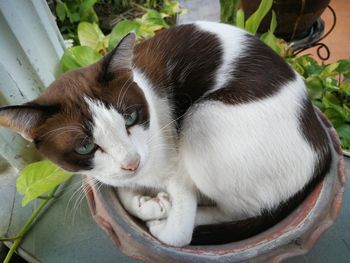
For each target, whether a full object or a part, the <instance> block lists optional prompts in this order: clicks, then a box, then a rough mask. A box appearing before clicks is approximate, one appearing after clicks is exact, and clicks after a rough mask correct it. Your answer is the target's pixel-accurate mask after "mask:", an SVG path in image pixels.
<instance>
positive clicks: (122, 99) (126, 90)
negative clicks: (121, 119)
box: [120, 81, 133, 106]
mask: <svg viewBox="0 0 350 263" xmlns="http://www.w3.org/2000/svg"><path fill="white" fill-rule="evenodd" d="M132 84H133V81H131V82H130V84H129V85H128V86H127V88H126V89H125V91H124V93H123V96H122V98H121V101H120V103H121V104H122V103H123V101H124V98H125V95H126V93H127V92H128V89H129V88H130V86H131V85H132ZM120 106H122V105H120Z"/></svg>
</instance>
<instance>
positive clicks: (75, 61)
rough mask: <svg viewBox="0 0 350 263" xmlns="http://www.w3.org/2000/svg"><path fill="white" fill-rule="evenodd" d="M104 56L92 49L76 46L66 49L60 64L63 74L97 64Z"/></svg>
mask: <svg viewBox="0 0 350 263" xmlns="http://www.w3.org/2000/svg"><path fill="white" fill-rule="evenodd" d="M101 58H102V55H101V54H99V53H98V52H97V51H95V50H93V49H92V48H90V47H84V46H76V47H72V48H69V49H66V50H65V52H64V54H63V56H62V58H61V61H60V64H61V68H62V71H63V72H66V71H68V70H71V69H74V68H80V67H85V66H88V65H90V64H93V63H95V62H97V61H98V60H99V59H101Z"/></svg>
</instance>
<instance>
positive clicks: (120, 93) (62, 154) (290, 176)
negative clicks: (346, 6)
mask: <svg viewBox="0 0 350 263" xmlns="http://www.w3.org/2000/svg"><path fill="white" fill-rule="evenodd" d="M134 43H135V36H134V34H132V33H131V34H128V35H127V36H126V37H124V38H123V39H122V40H121V42H120V43H119V45H118V46H117V47H116V48H115V49H114V50H113V51H112V52H111V53H110V54H108V55H107V56H105V57H104V58H103V59H102V60H101V61H99V62H97V63H95V64H93V65H91V66H88V67H86V68H81V69H76V70H72V71H70V72H68V73H65V74H63V75H62V77H60V78H59V79H58V80H56V81H55V82H53V83H52V84H51V85H50V87H49V88H48V89H47V90H46V91H45V92H44V93H43V94H42V95H41V96H40V97H38V98H37V99H35V100H33V101H31V102H28V103H26V104H24V105H19V106H7V107H3V108H1V110H0V122H1V124H2V125H3V126H5V127H8V128H11V129H13V130H15V131H17V132H19V133H20V134H22V135H23V136H24V137H25V138H27V139H29V140H31V141H33V143H34V144H35V145H36V147H37V148H38V150H39V151H40V152H41V153H42V154H43V155H44V156H45V157H47V158H48V159H50V160H51V161H53V162H54V163H56V164H58V165H59V166H61V167H62V168H64V169H66V170H68V171H73V172H76V173H81V174H84V175H87V176H90V177H92V178H94V179H95V180H98V181H100V182H102V183H105V184H108V185H112V186H115V187H118V189H119V196H120V199H121V201H122V203H123V204H124V206H125V208H126V209H127V210H128V211H129V212H130V213H131V214H133V215H135V216H137V217H139V218H141V219H143V220H145V221H147V222H148V223H147V224H148V226H149V229H150V232H151V233H152V234H153V235H154V236H156V237H157V238H158V239H159V240H161V241H162V242H164V243H166V244H169V245H174V246H183V245H186V244H189V243H190V241H191V237H192V233H193V229H194V227H195V226H197V225H205V224H213V223H219V222H229V221H235V220H242V219H246V218H257V219H259V220H260V221H259V222H263V224H265V227H266V226H267V225H269V224H271V223H273V222H274V223H275V221H276V220H277V219H280V218H282V217H283V216H286V213H287V211H289V210H290V209H289V208H290V207H295V206H292V205H291V203H293V202H294V201H295V200H299V201H300V200H301V199H300V196H304V195H303V193H305V191H306V190H308V189H309V188H310V187H311V186H312V185H314V184H315V183H316V182H317V181H318V180H319V179H320V178H322V177H323V176H325V175H326V173H327V171H328V169H329V165H330V162H331V159H332V153H331V149H330V146H329V139H328V137H327V134H326V132H325V130H324V129H323V126H322V125H321V124H320V122H319V120H318V118H317V116H316V114H315V112H314V110H313V107H312V105H311V103H310V100H309V99H308V96H307V91H306V88H305V85H304V83H303V80H302V79H301V77H300V76H298V74H297V73H296V72H295V71H293V70H292V69H291V68H290V67H289V66H288V65H287V64H286V63H285V62H284V61H283V59H282V58H280V57H279V56H278V55H277V54H275V53H274V52H273V51H272V50H271V49H270V48H268V47H267V46H265V45H264V44H263V43H261V42H260V41H259V40H258V39H257V38H255V37H254V36H251V35H250V34H248V33H246V32H244V31H242V30H240V29H238V28H235V27H232V26H228V25H224V24H218V23H210V22H197V23H193V24H186V25H180V26H176V27H172V28H170V29H168V30H165V31H162V32H159V33H158V34H157V35H156V36H155V37H153V38H151V39H148V40H146V41H144V42H142V43H140V44H138V45H136V46H135V47H134ZM145 189H146V190H147V191H149V190H151V192H153V193H154V196H152V197H153V198H152V197H148V196H143V195H144V191H145ZM163 192H166V193H163ZM157 193H159V194H158V196H157V197H156V198H154V197H155V195H157ZM168 195H169V196H168ZM200 196H204V197H205V199H208V200H211V202H212V203H214V204H215V205H211V206H198V204H200V203H201V198H200ZM288 209H289V210H288Z"/></svg>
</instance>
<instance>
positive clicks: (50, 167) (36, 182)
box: [16, 161, 72, 206]
mask: <svg viewBox="0 0 350 263" xmlns="http://www.w3.org/2000/svg"><path fill="white" fill-rule="evenodd" d="M71 176H72V173H68V172H66V171H64V170H63V169H61V168H59V167H58V166H56V165H54V164H53V163H51V162H50V161H41V162H36V163H32V164H29V165H27V166H26V167H25V168H24V169H23V170H22V171H21V172H20V175H19V177H18V178H17V181H16V187H17V191H18V192H19V193H20V194H22V195H24V197H23V200H22V206H25V205H26V204H28V202H30V201H31V200H33V199H35V198H37V197H38V196H40V195H42V194H45V193H46V192H48V191H49V190H51V189H53V188H54V187H55V186H57V185H59V184H61V183H63V182H64V181H66V180H68V179H69V178H70V177H71Z"/></svg>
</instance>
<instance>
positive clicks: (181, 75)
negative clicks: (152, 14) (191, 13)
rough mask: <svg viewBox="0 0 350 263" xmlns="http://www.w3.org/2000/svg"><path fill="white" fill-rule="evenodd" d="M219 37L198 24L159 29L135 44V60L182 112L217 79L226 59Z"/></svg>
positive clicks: (162, 93)
mask: <svg viewBox="0 0 350 263" xmlns="http://www.w3.org/2000/svg"><path fill="white" fill-rule="evenodd" d="M222 56H223V53H222V49H221V45H220V41H219V39H218V38H217V37H216V36H215V35H214V34H210V33H208V32H204V31H200V30H198V29H197V28H196V26H195V25H180V26H176V27H172V28H170V29H168V30H164V31H162V32H160V33H158V34H157V35H156V36H155V37H153V38H151V39H148V40H146V41H144V42H142V43H141V44H139V45H137V46H136V47H135V51H134V64H135V66H136V67H137V68H138V69H140V70H141V72H143V73H144V74H145V75H146V77H147V78H148V79H150V81H151V83H152V84H153V87H154V89H155V91H156V92H157V93H158V95H160V96H161V97H169V96H170V101H171V102H172V103H173V104H174V105H172V106H173V107H174V111H175V112H174V115H175V116H174V117H175V118H177V117H180V116H182V115H183V114H184V113H185V112H186V111H187V109H188V108H189V107H190V106H191V105H192V104H193V103H194V102H195V101H197V100H198V99H199V98H200V97H201V96H202V95H203V94H204V93H205V92H206V91H208V90H209V89H210V88H211V87H212V86H213V85H214V84H215V83H214V81H215V73H216V71H217V69H218V67H219V66H220V64H221V62H222Z"/></svg>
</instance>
